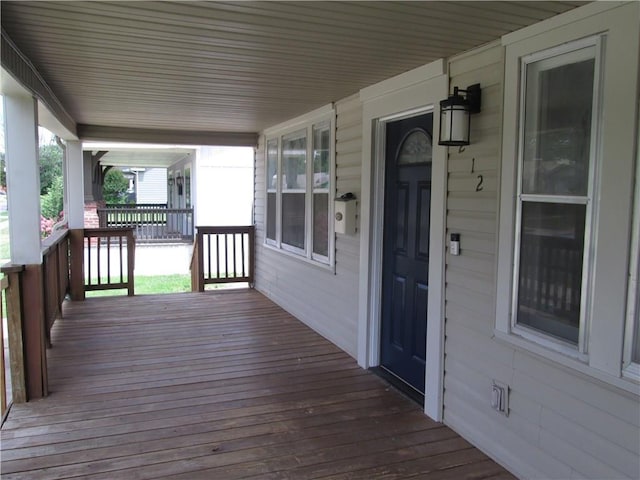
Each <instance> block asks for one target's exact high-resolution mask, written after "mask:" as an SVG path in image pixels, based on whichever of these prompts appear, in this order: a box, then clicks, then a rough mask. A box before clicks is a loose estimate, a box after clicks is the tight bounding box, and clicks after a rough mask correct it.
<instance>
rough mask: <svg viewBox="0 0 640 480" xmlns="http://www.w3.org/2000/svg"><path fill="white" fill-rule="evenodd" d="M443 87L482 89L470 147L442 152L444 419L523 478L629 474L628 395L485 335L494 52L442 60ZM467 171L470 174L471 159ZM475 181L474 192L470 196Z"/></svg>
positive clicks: (632, 471)
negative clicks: (497, 391) (498, 389)
mask: <svg viewBox="0 0 640 480" xmlns="http://www.w3.org/2000/svg"><path fill="white" fill-rule="evenodd" d="M449 69H450V70H449V71H450V75H451V85H452V86H454V85H457V86H459V87H461V88H465V87H466V86H467V85H471V84H473V83H478V82H479V83H480V84H481V87H482V97H483V98H482V112H481V113H480V114H479V115H476V116H474V117H473V118H472V132H471V137H472V144H471V145H470V146H468V147H466V149H465V150H464V151H463V152H459V151H458V149H456V148H450V149H449V161H448V173H449V179H448V198H447V230H448V233H451V232H456V233H460V234H461V255H460V256H457V257H451V256H448V257H447V268H446V272H447V273H446V294H445V295H446V314H445V315H446V340H445V352H446V360H445V395H444V405H445V409H444V419H445V422H446V423H448V424H449V425H451V426H452V427H454V429H456V430H457V431H458V432H459V433H461V434H462V435H464V436H465V437H466V438H467V439H469V440H471V441H472V442H473V443H475V444H476V445H478V446H480V447H481V448H483V449H484V450H485V451H487V452H488V453H490V454H491V455H492V456H493V457H494V458H496V459H498V460H500V461H502V462H503V463H504V464H505V465H506V466H508V467H509V468H511V469H512V470H513V471H514V473H516V474H518V475H521V476H523V477H539V478H540V477H542V478H608V479H609V478H625V477H629V478H638V477H639V474H640V472H639V469H640V467H639V466H638V465H639V459H638V451H640V437H639V435H638V424H639V422H640V418H639V417H640V415H639V413H638V399H637V397H634V396H633V395H631V394H626V393H623V392H621V391H618V390H616V389H615V388H613V387H608V386H606V385H604V384H602V383H599V382H597V381H595V380H592V379H590V378H589V377H586V376H584V375H581V374H578V373H574V372H573V371H570V370H568V369H565V368H564V367H560V366H556V365H554V364H552V363H551V362H546V361H542V360H540V359H538V358H537V357H534V356H533V355H531V354H528V353H527V352H524V351H521V350H518V349H515V348H513V347H511V346H509V345H506V344H504V343H499V342H496V341H495V340H494V339H493V329H494V325H495V298H496V295H509V292H496V278H495V268H496V267H495V265H496V253H495V252H496V232H497V228H498V222H497V219H498V198H499V184H500V181H499V172H500V145H501V136H500V135H501V134H500V131H501V122H502V117H501V111H502V105H501V103H502V84H501V82H502V76H503V50H502V48H501V47H500V46H498V45H494V46H490V47H487V48H485V49H482V50H478V51H476V52H475V53H471V54H467V55H463V56H460V57H457V58H455V59H452V60H451V62H450V65H449ZM474 158H475V162H474V172H473V173H471V168H472V159H474ZM478 175H482V176H483V182H482V187H483V189H482V191H480V192H476V186H477V185H478V183H479V179H478ZM493 379H495V380H498V381H501V382H504V383H506V384H508V385H509V387H510V389H511V390H510V397H509V407H510V414H509V417H504V416H502V415H500V414H498V413H497V412H494V411H493V410H492V409H491V406H490V393H491V382H492V380H493Z"/></svg>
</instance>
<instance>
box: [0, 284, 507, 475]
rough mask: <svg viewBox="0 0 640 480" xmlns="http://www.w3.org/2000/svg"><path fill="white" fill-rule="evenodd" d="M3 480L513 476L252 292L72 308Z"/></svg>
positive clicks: (7, 451)
mask: <svg viewBox="0 0 640 480" xmlns="http://www.w3.org/2000/svg"><path fill="white" fill-rule="evenodd" d="M52 341H53V348H51V349H50V350H49V351H48V362H49V369H50V371H49V382H50V391H51V394H50V396H49V397H47V398H45V399H42V400H39V401H34V402H29V403H27V404H23V405H15V406H13V408H12V410H11V412H10V414H9V417H8V419H7V421H6V423H5V424H4V425H3V427H2V432H1V435H2V443H1V446H0V449H1V452H0V453H1V455H2V464H1V468H2V478H3V479H27V478H28V479H46V480H51V479H64V478H90V479H94V480H97V479H113V478H118V479H151V478H172V479H198V478H203V479H224V480H226V479H229V480H231V479H239V478H255V479H258V478H259V479H311V478H335V479H357V478H362V479H396V478H412V477H413V478H421V477H424V476H425V475H427V476H428V478H443V479H445V478H496V479H497V478H513V477H511V476H510V475H509V474H508V473H507V472H506V471H505V470H504V469H503V468H502V467H500V466H499V465H497V464H495V463H494V462H493V461H491V460H489V459H488V458H487V457H486V456H485V455H484V454H482V453H481V452H480V451H478V450H477V449H475V448H473V447H472V446H471V445H470V444H469V443H468V442H466V441H465V440H464V439H462V438H461V437H459V436H458V435H457V434H455V433H454V432H453V431H452V430H450V429H449V428H447V427H445V426H444V425H442V424H438V423H435V422H432V421H431V420H429V419H428V418H427V417H425V416H424V414H423V413H422V412H421V410H420V408H419V407H418V406H417V405H416V404H414V403H413V402H412V401H410V400H408V399H407V398H405V397H404V396H403V395H402V394H400V393H398V392H397V391H396V390H394V389H393V388H391V387H389V386H388V385H387V384H386V383H385V382H384V381H383V380H382V379H380V378H378V377H376V376H374V375H373V374H371V373H369V372H366V371H364V370H362V369H360V368H359V367H358V366H357V364H356V363H355V361H354V360H353V359H352V358H351V357H349V356H348V355H347V354H346V353H344V352H342V351H341V350H340V349H338V348H337V347H336V346H334V345H332V344H331V343H330V342H328V341H326V340H325V339H323V338H322V337H321V336H319V335H318V334H316V333H315V332H313V331H312V330H310V329H309V328H308V327H306V326H305V325H304V324H302V323H301V322H299V321H298V320H297V319H295V318H294V317H292V316H291V315H289V314H287V313H286V312H284V311H283V310H282V309H280V308H279V307H278V306H276V305H275V304H273V303H272V302H270V301H269V300H268V299H266V298H265V297H264V296H262V295H260V294H259V293H257V292H255V291H252V290H242V291H233V292H205V293H199V294H175V295H163V296H146V297H145V296H138V297H118V298H115V297H107V298H93V299H89V300H87V301H85V302H77V303H69V304H66V305H65V311H64V318H63V319H61V320H59V321H58V322H57V323H56V325H55V326H54V328H53V331H52Z"/></svg>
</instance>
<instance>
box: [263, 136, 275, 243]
mask: <svg viewBox="0 0 640 480" xmlns="http://www.w3.org/2000/svg"><path fill="white" fill-rule="evenodd" d="M266 183H267V225H266V227H267V238H268V239H269V240H273V241H275V239H276V195H277V193H276V186H277V184H278V140H277V139H273V140H269V142H267V178H266Z"/></svg>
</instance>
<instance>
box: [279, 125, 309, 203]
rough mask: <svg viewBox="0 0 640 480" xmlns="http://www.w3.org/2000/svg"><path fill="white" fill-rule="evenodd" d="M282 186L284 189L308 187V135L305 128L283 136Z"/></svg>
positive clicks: (303, 188)
mask: <svg viewBox="0 0 640 480" xmlns="http://www.w3.org/2000/svg"><path fill="white" fill-rule="evenodd" d="M282 187H283V189H284V190H305V189H306V188H307V137H306V132H305V131H304V130H303V131H301V132H296V133H294V134H292V135H289V136H286V137H283V138H282Z"/></svg>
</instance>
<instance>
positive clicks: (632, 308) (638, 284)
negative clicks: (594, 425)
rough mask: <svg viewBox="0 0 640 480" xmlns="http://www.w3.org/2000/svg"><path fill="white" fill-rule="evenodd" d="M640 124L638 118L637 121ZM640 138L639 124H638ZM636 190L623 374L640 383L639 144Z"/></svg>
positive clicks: (639, 147) (638, 150)
mask: <svg viewBox="0 0 640 480" xmlns="http://www.w3.org/2000/svg"><path fill="white" fill-rule="evenodd" d="M638 123H639V124H640V119H639V122H638ZM638 135H639V136H638V138H640V125H638ZM636 153H637V156H638V158H637V161H636V176H635V178H636V191H635V201H634V206H633V208H634V215H633V227H632V230H631V232H632V239H631V245H632V247H631V248H632V250H631V258H630V261H629V265H630V270H629V294H628V301H627V324H626V330H625V344H624V370H623V375H624V376H625V377H627V378H629V379H631V380H635V381H636V382H638V383H640V363H637V362H634V361H633V347H634V340H635V333H636V329H640V145H638V146H637V147H636Z"/></svg>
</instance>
